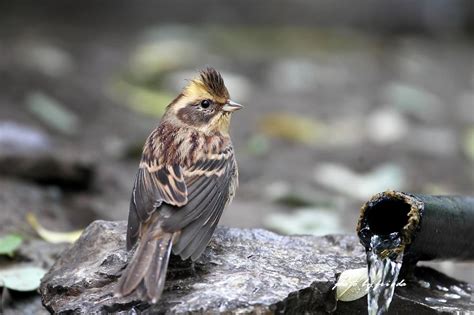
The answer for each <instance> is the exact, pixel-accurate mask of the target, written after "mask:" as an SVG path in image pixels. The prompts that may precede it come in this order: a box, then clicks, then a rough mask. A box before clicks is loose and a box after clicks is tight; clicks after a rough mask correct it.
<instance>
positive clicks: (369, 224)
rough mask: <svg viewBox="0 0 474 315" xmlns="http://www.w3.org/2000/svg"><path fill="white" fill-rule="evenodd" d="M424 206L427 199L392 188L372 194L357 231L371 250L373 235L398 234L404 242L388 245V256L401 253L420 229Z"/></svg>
mask: <svg viewBox="0 0 474 315" xmlns="http://www.w3.org/2000/svg"><path fill="white" fill-rule="evenodd" d="M423 209H424V203H423V201H421V200H420V199H418V198H417V197H415V196H413V195H410V194H407V193H404V192H399V191H393V190H388V191H385V192H382V193H379V194H376V195H374V196H372V197H371V198H370V199H369V200H368V201H367V202H366V203H365V204H364V205H363V206H362V208H361V210H360V217H359V221H358V224H357V229H356V231H357V235H358V236H359V240H360V242H361V244H362V245H363V246H364V247H365V248H366V250H370V240H371V238H372V236H374V235H386V236H388V235H390V234H392V233H398V235H399V237H400V242H398V243H397V244H396V245H394V246H393V247H391V248H386V249H385V253H384V255H389V254H392V253H400V252H401V251H403V250H405V249H406V248H407V247H408V246H409V245H410V244H411V243H412V241H413V239H414V237H415V235H416V233H417V231H418V230H419V227H420V221H421V217H422V212H423Z"/></svg>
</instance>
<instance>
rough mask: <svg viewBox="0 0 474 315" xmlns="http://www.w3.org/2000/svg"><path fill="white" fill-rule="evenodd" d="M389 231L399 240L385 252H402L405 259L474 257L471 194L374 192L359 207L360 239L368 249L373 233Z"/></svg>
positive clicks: (472, 201) (387, 233) (473, 219)
mask: <svg viewBox="0 0 474 315" xmlns="http://www.w3.org/2000/svg"><path fill="white" fill-rule="evenodd" d="M392 233H398V234H396V235H398V236H399V240H400V241H399V243H398V244H396V246H394V247H392V248H387V253H386V254H391V253H394V252H400V251H404V262H406V261H408V262H409V263H416V262H417V261H419V260H433V259H453V260H474V197H463V196H430V195H421V194H410V193H404V192H398V191H386V192H383V193H379V194H376V195H374V196H373V197H372V198H370V199H369V201H367V202H366V203H365V204H364V205H363V206H362V208H361V212H360V218H359V222H358V224H357V234H358V236H359V239H360V242H361V243H362V245H363V246H364V247H365V248H366V249H367V250H368V249H370V240H371V237H372V236H373V235H389V234H392Z"/></svg>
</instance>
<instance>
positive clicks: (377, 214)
mask: <svg viewBox="0 0 474 315" xmlns="http://www.w3.org/2000/svg"><path fill="white" fill-rule="evenodd" d="M410 209H411V205H410V204H408V203H406V202H405V201H403V200H399V199H382V200H380V201H379V202H377V203H376V204H374V205H373V206H372V207H370V208H369V209H367V210H368V213H367V224H368V226H369V228H370V231H371V232H372V233H373V234H378V235H388V234H390V233H393V232H401V231H402V228H403V227H404V226H405V225H406V224H407V223H408V218H409V217H408V213H409V212H410Z"/></svg>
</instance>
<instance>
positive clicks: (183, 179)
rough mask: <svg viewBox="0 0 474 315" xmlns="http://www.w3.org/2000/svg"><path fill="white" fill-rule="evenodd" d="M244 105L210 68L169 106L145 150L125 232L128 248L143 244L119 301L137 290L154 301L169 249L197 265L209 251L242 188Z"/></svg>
mask: <svg viewBox="0 0 474 315" xmlns="http://www.w3.org/2000/svg"><path fill="white" fill-rule="evenodd" d="M241 107H242V106H241V105H239V104H237V103H234V102H233V101H231V100H230V99H229V92H228V91H227V88H226V87H225V85H224V80H223V79H222V77H221V75H220V74H219V73H218V72H217V71H216V70H214V69H212V68H207V69H205V70H203V71H201V73H200V76H199V77H198V78H196V79H194V80H192V81H190V83H189V84H188V85H187V86H186V87H185V88H184V90H183V92H182V93H181V94H180V95H179V96H178V97H177V98H176V99H175V100H174V101H173V102H172V103H171V104H170V105H168V107H167V109H166V113H165V114H164V116H163V118H162V120H161V122H160V124H159V126H158V127H157V128H155V130H153V131H152V133H151V134H150V136H149V137H148V138H147V140H146V142H145V145H144V147H143V154H142V159H141V161H140V165H139V169H138V173H137V176H136V178H135V183H134V186H133V191H132V198H131V200H130V211H129V217H128V230H127V249H128V250H130V249H132V248H133V247H134V246H135V244H137V243H138V245H137V248H136V251H135V253H134V255H133V257H132V259H131V261H130V262H129V264H128V266H127V268H126V269H125V270H124V272H123V274H122V277H121V279H120V280H119V283H118V287H117V294H118V295H121V296H126V295H129V294H130V293H132V292H134V291H138V294H139V295H140V296H142V297H143V298H145V299H146V300H148V301H149V302H152V303H155V302H156V301H158V300H159V298H160V296H161V293H162V291H163V288H164V283H165V276H166V270H167V266H168V261H169V256H170V253H171V250H173V252H174V253H175V254H177V255H180V256H181V258H182V259H187V258H191V259H192V260H196V259H197V258H198V257H199V256H200V255H201V254H202V252H203V251H204V249H205V248H206V246H207V244H208V243H209V240H210V239H211V236H212V234H213V233H214V230H215V228H216V226H217V223H218V222H219V219H220V217H221V215H222V211H223V210H224V208H225V206H226V205H227V204H228V203H229V202H230V201H231V200H232V198H233V197H234V194H235V190H236V188H237V185H238V179H237V178H238V170H237V163H236V161H235V157H234V150H233V147H232V142H231V139H230V136H229V123H230V116H231V113H232V112H233V111H235V110H237V109H240V108H241Z"/></svg>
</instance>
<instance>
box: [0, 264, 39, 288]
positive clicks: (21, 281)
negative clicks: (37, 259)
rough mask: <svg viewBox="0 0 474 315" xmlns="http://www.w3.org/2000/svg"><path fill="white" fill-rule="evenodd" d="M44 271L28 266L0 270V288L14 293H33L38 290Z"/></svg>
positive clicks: (14, 266) (15, 266)
mask: <svg viewBox="0 0 474 315" xmlns="http://www.w3.org/2000/svg"><path fill="white" fill-rule="evenodd" d="M45 273H46V270H45V269H43V268H40V267H35V266H29V265H13V266H10V267H6V268H2V269H0V286H2V287H5V288H8V289H10V290H15V291H23V292H27V291H34V290H36V289H38V288H39V286H40V281H41V278H43V276H44V275H45Z"/></svg>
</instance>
